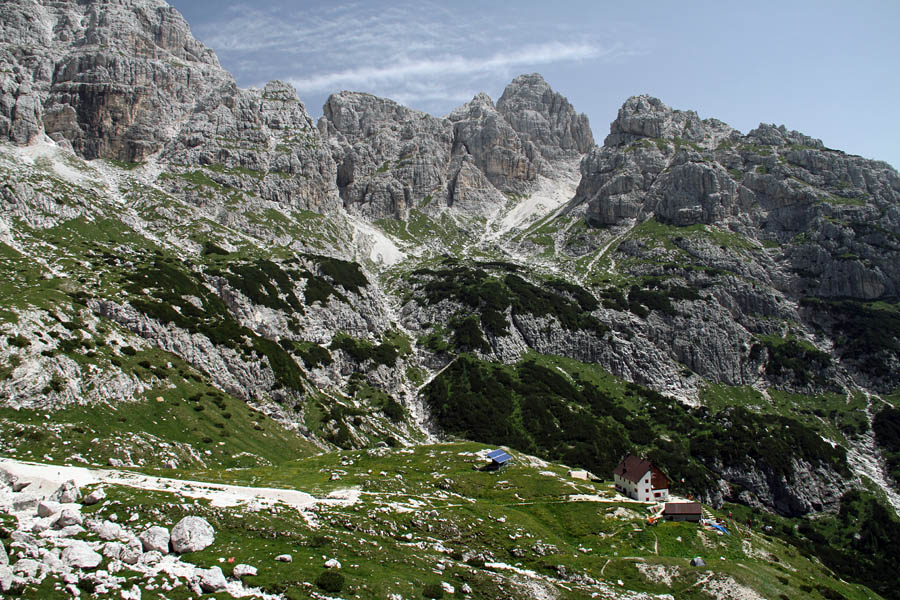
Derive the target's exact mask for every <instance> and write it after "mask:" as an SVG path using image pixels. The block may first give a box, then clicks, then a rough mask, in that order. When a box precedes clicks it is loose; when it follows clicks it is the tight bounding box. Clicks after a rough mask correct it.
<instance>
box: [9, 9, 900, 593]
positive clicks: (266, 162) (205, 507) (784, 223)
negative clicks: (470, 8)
mask: <svg viewBox="0 0 900 600" xmlns="http://www.w3.org/2000/svg"><path fill="white" fill-rule="evenodd" d="M0 16H2V22H3V27H2V31H0V273H2V277H0V332H2V335H0V593H2V594H3V595H4V597H5V596H6V595H9V596H11V597H25V598H72V597H92V598H94V597H96V598H116V599H119V598H121V599H123V600H138V599H141V600H146V599H147V598H159V599H162V598H186V597H201V596H205V595H208V594H215V595H216V597H232V596H233V597H256V598H265V599H273V598H286V599H287V598H307V597H309V598H326V597H328V598H337V597H341V598H350V597H354V598H391V599H397V598H422V597H426V598H441V597H443V598H450V597H465V598H482V599H494V598H513V599H519V598H522V599H524V598H546V599H551V598H575V599H579V598H585V599H586V598H596V597H603V598H627V599H631V600H638V599H651V598H660V599H665V598H707V597H709V598H742V599H755V598H820V597H821V598H825V599H827V600H839V599H841V598H846V599H850V600H855V599H859V600H862V599H871V598H889V599H892V598H893V599H896V598H900V596H898V592H897V590H898V587H897V585H896V584H897V580H896V574H895V569H894V568H893V567H894V563H895V562H896V556H897V552H898V545H900V519H898V513H897V511H898V509H900V487H898V486H900V404H898V402H900V395H898V393H897V389H898V387H900V375H898V374H900V299H898V298H900V270H898V269H900V267H898V265H900V256H898V253H900V175H898V173H897V171H896V170H894V169H893V168H892V167H890V166H889V165H888V164H886V163H884V162H879V161H875V160H869V159H865V158H861V157H858V156H852V155H848V154H845V153H844V152H841V151H840V150H836V149H831V148H826V147H825V146H824V145H823V143H822V142H821V141H819V140H818V139H816V138H814V137H810V136H808V135H804V134H801V133H798V132H796V131H792V130H790V129H788V128H787V127H785V126H781V125H779V126H776V125H767V124H761V125H760V126H759V127H757V128H756V129H754V130H752V131H750V132H748V133H746V134H744V133H742V132H740V131H737V130H736V129H734V128H732V127H730V126H728V125H727V124H725V123H723V122H721V121H718V120H716V119H701V118H700V117H699V116H698V115H697V114H696V113H695V112H693V111H690V110H677V109H672V108H670V107H668V106H666V105H665V104H664V103H663V102H662V101H661V100H659V99H656V98H651V97H648V96H635V97H632V98H629V99H627V100H626V101H625V103H624V104H623V106H622V108H621V109H620V110H619V113H618V115H617V116H615V118H614V119H613V120H612V123H611V125H610V130H609V134H608V135H607V136H606V137H605V139H604V141H603V144H602V145H601V146H598V145H595V142H594V135H593V133H592V131H591V127H590V125H589V123H588V120H587V118H586V117H585V116H584V115H582V114H579V113H578V112H577V111H576V109H575V108H574V107H573V106H572V105H571V104H570V103H569V101H568V100H567V99H566V98H565V97H564V96H563V95H562V94H560V93H559V92H558V91H554V89H552V88H551V86H550V84H549V83H548V82H547V81H545V80H544V78H543V77H542V76H541V75H538V74H525V75H520V76H519V77H516V78H515V79H513V80H512V82H511V83H510V84H509V85H508V86H507V87H506V89H505V90H504V92H503V93H502V95H501V96H500V98H499V99H498V100H497V101H496V102H495V101H494V100H493V99H491V98H490V97H489V96H488V95H487V94H484V93H481V94H477V95H476V96H475V97H474V98H473V99H472V100H471V101H470V102H468V103H466V104H464V105H462V106H460V107H458V108H456V109H455V110H453V111H451V112H450V113H449V114H448V115H446V116H434V115H429V114H426V113H423V112H420V111H416V110H413V109H410V108H408V107H405V106H402V105H400V104H398V103H397V102H394V101H392V100H389V99H386V98H379V97H376V96H372V95H370V94H365V93H358V92H351V91H342V92H339V93H335V94H333V95H331V96H330V97H329V98H328V100H327V101H326V103H325V106H324V107H323V116H322V117H321V118H320V119H319V121H318V122H317V123H316V122H315V121H314V120H313V119H312V118H311V116H310V114H309V112H307V109H306V106H305V105H304V104H303V102H302V101H301V99H300V98H299V97H298V94H297V91H296V90H295V89H294V88H293V87H291V86H290V85H287V84H285V83H282V82H278V81H274V82H270V83H268V84H266V85H265V86H263V87H262V88H261V89H242V88H240V87H238V85H237V84H236V82H235V80H234V78H233V77H232V76H231V75H230V74H229V73H228V72H226V71H225V70H224V69H223V68H222V67H221V66H220V64H219V62H218V60H217V58H216V56H215V54H214V53H213V51H212V50H211V49H209V48H206V47H205V46H204V45H203V44H202V43H200V42H199V41H197V40H196V39H195V38H194V37H193V36H192V34H191V32H190V29H189V27H188V25H187V23H186V22H185V21H184V19H183V18H182V17H181V16H180V15H179V13H178V12H177V11H175V10H174V9H173V8H171V7H169V6H168V5H167V4H165V3H164V2H163V1H162V0H116V1H107V0H103V1H101V0H82V1H79V2H57V1H50V0H17V1H0ZM613 116H614V115H610V117H613ZM501 448H502V449H503V452H502V453H501V454H492V451H494V450H497V449H501ZM627 455H634V457H636V458H643V459H645V460H646V461H647V463H646V464H651V465H652V466H653V468H654V469H655V470H653V471H652V472H653V473H654V475H653V477H654V478H655V482H654V483H653V484H652V485H653V487H654V490H656V492H655V493H659V496H658V497H657V496H654V499H655V500H656V501H651V502H642V501H639V500H636V499H634V498H633V497H629V496H628V495H627V489H626V487H624V484H623V480H622V479H621V477H622V476H623V471H622V469H621V468H619V467H621V465H625V464H631V463H628V462H627V461H625V462H623V458H624V457H626V456H627ZM497 457H506V458H502V460H500V461H498V460H496V459H497ZM632 462H637V463H639V464H645V463H644V462H643V461H642V460H636V461H632ZM614 471H616V475H614ZM648 472H650V471H648ZM656 473H658V474H656ZM615 477H618V478H619V479H615ZM638 479H640V476H638ZM661 481H663V482H665V484H666V485H667V486H668V487H666V488H662V487H659V486H657V484H659V483H660V482H661ZM663 489H664V490H666V491H665V492H663V491H662V490H663ZM648 493H650V490H649V489H648ZM666 500H668V501H669V502H673V503H679V504H683V503H685V502H687V501H688V500H691V501H696V502H700V503H701V506H700V508H699V510H700V513H699V515H698V514H697V513H696V512H695V509H694V508H691V510H690V511H686V509H684V507H681V508H677V507H676V508H669V509H667V508H666V506H665V503H666ZM683 509H684V510H683ZM692 511H694V512H692ZM672 515H677V517H673V516H672ZM689 516H690V517H691V519H693V518H694V516H696V517H697V518H700V519H701V521H700V522H699V523H698V522H695V521H692V520H690V519H688V517H689ZM666 517H669V518H670V519H671V520H670V519H667V518H666ZM685 519H688V520H685Z"/></svg>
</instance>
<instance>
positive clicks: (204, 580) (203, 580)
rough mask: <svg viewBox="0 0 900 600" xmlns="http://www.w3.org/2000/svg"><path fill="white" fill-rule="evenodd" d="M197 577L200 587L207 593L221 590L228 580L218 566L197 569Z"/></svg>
mask: <svg viewBox="0 0 900 600" xmlns="http://www.w3.org/2000/svg"><path fill="white" fill-rule="evenodd" d="M197 577H198V583H199V584H200V589H202V590H203V591H204V592H206V593H209V594H213V593H215V592H221V591H222V590H224V589H225V586H226V585H228V582H227V581H225V575H224V574H223V573H222V569H221V568H219V567H212V568H210V569H197Z"/></svg>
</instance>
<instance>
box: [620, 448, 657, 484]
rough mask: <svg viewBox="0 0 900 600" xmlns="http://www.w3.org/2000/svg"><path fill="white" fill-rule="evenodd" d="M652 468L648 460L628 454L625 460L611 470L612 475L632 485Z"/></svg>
mask: <svg viewBox="0 0 900 600" xmlns="http://www.w3.org/2000/svg"><path fill="white" fill-rule="evenodd" d="M652 467H653V463H651V462H650V461H649V460H646V459H643V458H638V457H637V456H635V455H634V454H629V455H628V456H626V457H625V460H623V461H622V462H620V463H619V466H617V467H616V468H615V469H613V473H614V474H616V475H618V476H620V477H624V478H625V479H627V480H628V481H630V482H632V483H637V482H638V481H640V480H641V477H643V476H644V475H645V474H646V473H647V471H649V470H650V469H651V468H652Z"/></svg>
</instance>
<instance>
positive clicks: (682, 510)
mask: <svg viewBox="0 0 900 600" xmlns="http://www.w3.org/2000/svg"><path fill="white" fill-rule="evenodd" d="M662 514H663V518H664V519H665V520H666V521H693V522H694V523H698V522H699V521H700V518H701V517H702V516H703V512H702V511H701V509H700V503H699V502H666V507H665V508H664V509H663V513H662Z"/></svg>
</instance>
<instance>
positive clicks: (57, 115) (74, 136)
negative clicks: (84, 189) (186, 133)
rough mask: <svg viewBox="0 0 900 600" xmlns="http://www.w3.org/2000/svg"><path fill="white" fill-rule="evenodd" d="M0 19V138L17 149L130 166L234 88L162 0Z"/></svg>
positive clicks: (3, 12) (19, 11) (7, 12)
mask: <svg viewBox="0 0 900 600" xmlns="http://www.w3.org/2000/svg"><path fill="white" fill-rule="evenodd" d="M0 18H2V20H3V22H4V24H5V26H4V32H3V35H2V38H0V71H2V72H3V74H4V75H3V77H2V79H0V98H2V100H0V138H3V139H8V140H10V141H12V142H14V143H17V144H25V143H28V142H30V141H32V140H33V139H35V138H36V137H38V136H40V135H42V134H46V135H48V136H50V137H51V138H52V139H54V140H56V141H57V142H59V143H62V144H63V145H71V146H72V148H73V149H74V150H75V151H76V152H78V153H79V154H80V155H82V156H84V157H85V158H97V157H107V158H116V159H121V160H126V161H139V160H142V159H143V158H144V157H146V156H147V155H149V154H152V153H153V152H156V151H157V150H158V149H159V148H160V147H161V146H162V144H163V143H164V142H165V140H167V139H169V138H171V137H172V136H173V135H174V134H175V133H176V125H175V124H176V123H177V122H178V121H179V120H180V119H181V118H183V117H184V116H185V115H187V114H190V112H191V111H192V109H193V106H194V104H195V102H196V101H197V99H198V98H201V97H202V96H203V95H204V93H205V92H207V91H208V90H209V89H212V88H215V87H218V86H219V85H222V84H223V83H226V82H229V81H233V79H232V77H231V75H229V74H228V73H227V72H225V71H224V70H223V69H222V68H221V67H220V66H219V62H218V59H216V56H215V54H214V53H213V52H212V50H210V49H209V48H207V47H205V46H204V45H203V44H201V43H200V42H199V41H197V40H196V39H195V38H194V37H193V35H192V34H191V32H190V28H189V27H188V25H187V23H186V22H185V20H184V19H183V18H182V17H181V15H180V14H179V13H178V11H177V10H175V9H174V8H172V7H170V6H168V5H167V4H166V3H165V2H162V1H161V0H123V1H121V2H115V3H113V2H104V3H100V2H51V1H49V0H40V1H37V0H30V1H28V2H25V3H24V5H23V3H19V2H15V3H3V4H0ZM24 48H27V49H28V51H27V52H25V51H23V49H24Z"/></svg>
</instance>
